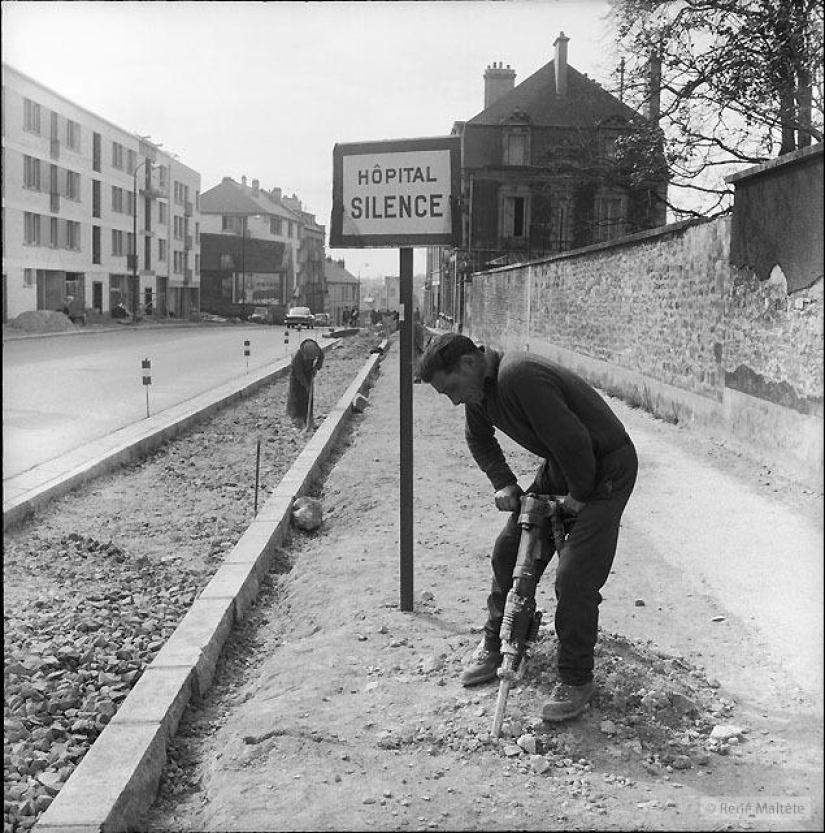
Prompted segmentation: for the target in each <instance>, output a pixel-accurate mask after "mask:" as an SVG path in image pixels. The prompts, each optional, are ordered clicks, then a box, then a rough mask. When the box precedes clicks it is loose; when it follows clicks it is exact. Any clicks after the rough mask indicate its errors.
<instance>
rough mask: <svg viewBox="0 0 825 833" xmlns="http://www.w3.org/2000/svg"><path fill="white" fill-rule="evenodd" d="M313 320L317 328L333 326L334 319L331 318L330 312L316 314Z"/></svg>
mask: <svg viewBox="0 0 825 833" xmlns="http://www.w3.org/2000/svg"><path fill="white" fill-rule="evenodd" d="M313 318H314V319H315V326H316V327H331V326H332V318H330V314H329V313H328V312H316V313H315V315H314V316H313Z"/></svg>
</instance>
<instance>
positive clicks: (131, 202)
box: [123, 190, 135, 217]
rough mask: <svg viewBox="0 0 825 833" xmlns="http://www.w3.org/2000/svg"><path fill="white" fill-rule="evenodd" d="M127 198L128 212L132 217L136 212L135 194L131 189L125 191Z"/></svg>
mask: <svg viewBox="0 0 825 833" xmlns="http://www.w3.org/2000/svg"><path fill="white" fill-rule="evenodd" d="M123 194H124V196H125V198H126V213H127V214H128V215H129V216H130V217H132V216H134V213H135V195H134V194H133V193H132V192H131V191H125V190H124V192H123Z"/></svg>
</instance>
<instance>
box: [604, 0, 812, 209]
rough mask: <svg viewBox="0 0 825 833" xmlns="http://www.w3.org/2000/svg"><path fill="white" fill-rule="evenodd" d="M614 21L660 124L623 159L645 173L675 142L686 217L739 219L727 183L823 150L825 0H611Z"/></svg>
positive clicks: (638, 89)
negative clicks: (787, 157) (777, 159)
mask: <svg viewBox="0 0 825 833" xmlns="http://www.w3.org/2000/svg"><path fill="white" fill-rule="evenodd" d="M611 20H612V23H613V25H614V27H615V36H616V41H617V44H618V47H619V52H620V54H621V55H622V57H623V58H624V61H623V67H625V66H626V77H625V76H624V73H623V77H622V87H623V91H624V92H626V97H627V98H628V99H629V101H628V103H631V104H632V106H635V107H637V108H638V109H642V110H646V111H647V112H648V113H649V116H650V119H651V130H650V131H649V132H648V137H647V139H646V138H645V135H644V132H642V133H639V134H637V135H636V136H635V137H634V138H633V140H632V142H629V143H627V144H626V147H621V148H620V153H621V154H623V155H625V156H626V157H627V159H628V160H629V161H628V164H633V165H641V166H642V168H643V167H644V165H645V161H644V160H645V159H646V158H651V159H653V158H655V156H654V155H653V154H652V153H651V154H647V153H646V152H645V147H644V146H645V142H646V141H650V142H654V141H655V139H656V137H657V136H658V138H659V140H660V141H661V139H662V137H663V138H664V146H665V157H666V160H667V165H668V169H669V172H670V186H671V187H670V202H669V207H670V208H671V209H672V210H673V211H674V213H675V214H676V215H677V217H678V216H685V215H690V214H703V215H707V214H708V213H711V214H713V213H717V212H722V211H727V210H729V209H730V204H731V200H730V196H731V192H730V190H729V189H727V188H726V187H725V184H724V175H725V174H727V173H730V172H732V170H736V169H738V168H741V166H743V165H754V164H757V163H760V162H764V161H766V160H767V159H770V158H772V157H774V156H777V155H782V154H786V153H790V152H791V151H794V150H797V149H799V148H803V147H807V146H808V145H810V144H811V141H812V140H816V141H821V140H822V125H823V106H822V99H823V96H822V40H823V38H822V25H823V11H822V4H821V2H820V0H611ZM651 79H652V81H651ZM657 126H658V128H659V129H660V130H661V132H658V130H657V129H656V127H657ZM630 156H632V159H630ZM639 175H640V176H642V175H643V173H642V172H641V171H640V174H639ZM688 194H693V195H698V197H699V198H698V199H696V198H693V199H691V198H690V197H689V196H688ZM690 202H693V204H694V207H693V208H692V209H688V208H686V205H687V204H688V203H690Z"/></svg>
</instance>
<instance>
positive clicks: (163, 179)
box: [158, 165, 166, 190]
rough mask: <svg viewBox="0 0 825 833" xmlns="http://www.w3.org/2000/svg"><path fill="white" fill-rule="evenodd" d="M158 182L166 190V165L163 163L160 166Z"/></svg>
mask: <svg viewBox="0 0 825 833" xmlns="http://www.w3.org/2000/svg"><path fill="white" fill-rule="evenodd" d="M158 184H159V185H160V187H161V188H162V189H164V190H166V166H165V165H161V166H160V167H159V168H158Z"/></svg>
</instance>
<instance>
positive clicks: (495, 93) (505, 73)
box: [484, 61, 516, 110]
mask: <svg viewBox="0 0 825 833" xmlns="http://www.w3.org/2000/svg"><path fill="white" fill-rule="evenodd" d="M515 85H516V71H515V70H514V69H510V65H509V64H507V67H506V68H505V67H503V66H502V64H501V61H499V62H498V63H496V62H495V61H494V62H493V65H492V66H489V67H487V69H486V70H484V109H485V110H486V109H487V108H488V107H489V106H490V105H491V104H492V103H493V102H494V101H498V99H500V98H501V97H502V96H503V95H506V94H507V93H509V92H510V90H512V89H513V87H514V86H515Z"/></svg>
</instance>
